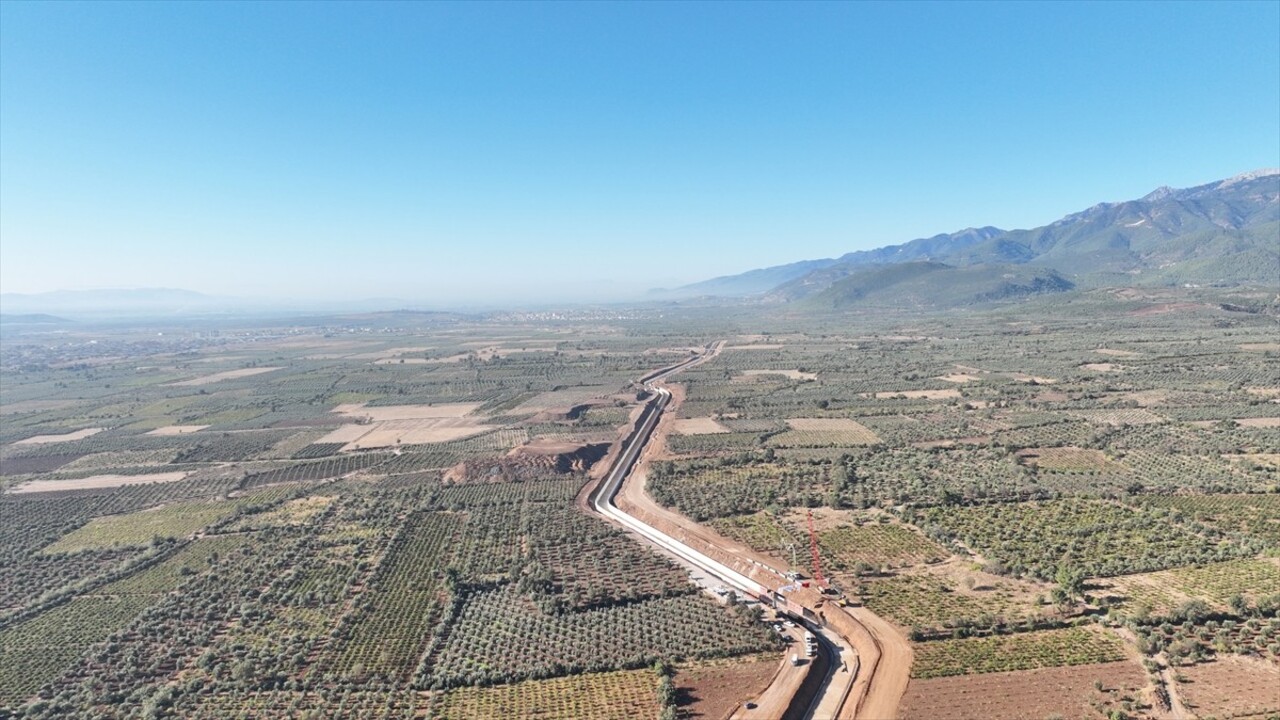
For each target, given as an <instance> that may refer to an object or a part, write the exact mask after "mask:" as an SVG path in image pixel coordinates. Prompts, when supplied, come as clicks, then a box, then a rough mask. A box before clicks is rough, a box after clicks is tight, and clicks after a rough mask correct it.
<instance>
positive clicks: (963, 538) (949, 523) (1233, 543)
mask: <svg viewBox="0 0 1280 720" xmlns="http://www.w3.org/2000/svg"><path fill="white" fill-rule="evenodd" d="M906 517H907V519H908V520H909V521H910V522H912V523H914V524H915V525H917V526H919V527H922V528H923V529H924V530H925V532H926V534H932V535H935V536H937V537H940V538H944V539H952V540H956V541H958V542H961V543H963V544H964V545H965V546H966V547H968V548H970V549H971V550H973V551H975V552H978V553H981V554H982V555H984V556H985V557H986V559H987V560H988V562H989V563H990V562H992V561H994V563H996V564H998V566H999V570H1000V571H1001V572H1003V573H1008V574H1011V575H1015V576H1017V575H1024V574H1025V575H1027V576H1029V577H1035V578H1039V579H1043V580H1050V579H1052V578H1053V577H1054V576H1055V575H1056V573H1057V572H1058V571H1059V570H1060V569H1063V568H1066V569H1068V570H1072V571H1079V572H1082V573H1083V574H1085V575H1087V576H1089V577H1106V576H1111V575H1128V574H1132V573H1135V572H1146V571H1151V570H1163V569H1165V568H1170V567H1175V566H1179V565H1186V564H1191V563H1207V562H1215V561H1221V560H1228V559H1233V558H1240V557H1247V556H1250V555H1254V554H1256V553H1257V552H1259V551H1260V550H1261V549H1262V543H1261V541H1257V540H1251V539H1248V538H1230V537H1228V536H1226V534H1224V533H1222V532H1220V531H1217V530H1214V529H1212V528H1209V527H1207V526H1203V525H1193V524H1188V523H1179V522H1177V521H1172V520H1171V519H1170V518H1168V517H1166V516H1164V515H1163V514H1161V513H1157V512H1154V511H1152V510H1148V509H1137V508H1131V507H1128V506H1123V505H1119V504H1115V503H1110V502H1107V501H1103V500H1093V499H1085V498H1065V499H1061V500H1053V501H1048V502H1023V503H994V504H988V505H975V506H953V507H947V506H942V507H932V508H925V509H923V510H921V511H908V512H907V513H906Z"/></svg>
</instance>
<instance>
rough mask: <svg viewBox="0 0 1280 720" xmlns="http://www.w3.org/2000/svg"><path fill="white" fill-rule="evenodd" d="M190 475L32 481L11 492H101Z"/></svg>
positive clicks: (97, 476) (176, 472) (102, 476)
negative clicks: (101, 490)
mask: <svg viewBox="0 0 1280 720" xmlns="http://www.w3.org/2000/svg"><path fill="white" fill-rule="evenodd" d="M189 474H190V473H188V472H186V471H185V470H176V471H174V472H167V473H152V474H150V475H94V476H93V477H87V478H80V479H78V480H32V481H31V482H26V483H23V484H21V485H18V486H17V487H15V488H13V489H11V490H10V491H9V492H11V493H13V494H15V495H18V494H24V493H39V492H56V491H61V490H100V489H103V488H116V487H124V486H125V485H146V484H148V483H158V482H164V483H167V482H176V481H178V480H181V479H183V478H185V477H186V476H187V475H189Z"/></svg>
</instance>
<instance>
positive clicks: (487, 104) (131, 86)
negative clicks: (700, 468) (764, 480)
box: [0, 0, 1280, 305]
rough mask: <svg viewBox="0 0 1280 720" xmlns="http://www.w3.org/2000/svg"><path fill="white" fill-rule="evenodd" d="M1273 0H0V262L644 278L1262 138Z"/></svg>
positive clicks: (1246, 162) (807, 249) (318, 283)
mask: <svg viewBox="0 0 1280 720" xmlns="http://www.w3.org/2000/svg"><path fill="white" fill-rule="evenodd" d="M1278 38H1280V3H1277V2H1254V3H1239V4H1233V3H1227V2H1213V3H1204V4H1197V3H1190V2H1179V3H1168V4H1160V3H1111V2H1108V3H984V4H960V3H942V4H929V3H897V4H890V3H884V4H880V3H851V4H834V3H823V4H797V3H788V4H766V3H716V4H681V3H637V4H611V3H566V4H533V3H516V4H502V3H475V4H445V3H396V4H385V5H376V4H372V3H358V4H339V3H321V4H311V5H308V4H297V3H284V2H273V3H261V4H253V3H215V4H190V3H143V4H126V3H88V4H76V3H70V2H59V3H22V2H15V1H13V0H8V1H6V2H3V3H0V289H3V290H4V291H5V292H39V291H45V290H53V289H83V288H93V287H135V286H145V287H182V288H187V289H192V290H198V291H202V292H208V293H214V294H228V295H240V296H259V297H281V298H302V299H312V298H315V299H345V298H352V299H354V298H365V297H399V298H406V299H411V300H414V301H421V302H426V303H433V304H439V305H452V304H463V303H477V302H478V303H504V302H514V301H520V300H530V301H540V300H563V299H574V300H588V299H600V300H612V299H624V298H626V297H628V296H632V295H636V294H638V293H640V292H642V291H643V290H645V289H647V288H650V287H655V286H671V285H676V284H680V283H684V282H690V281H696V280H700V279H705V278H707V277H710V276H713V275H720V274H726V273H732V272H738V271H742V270H747V269H750V268H754V267H760V266H764V265H770V264H777V263H782V262H790V261H794V260H800V259H807V258H815V257H828V256H832V255H838V254H841V253H844V252H848V251H851V250H858V249H865V248H871V247H878V246H881V245H885V244H891V243H898V242H903V241H906V240H910V239H912V238H915V237H921V236H927V235H933V234H936V233H939V232H947V231H953V230H957V229H960V228H963V227H967V226H973V225H987V224H990V225H998V226H1001V227H1006V228H1013V227H1033V226H1037V225H1042V224H1045V223H1048V222H1051V221H1053V220H1055V219H1057V218H1058V217H1060V216H1062V215H1064V214H1066V213H1068V212H1073V211H1076V210H1080V209H1083V208H1085V207H1087V206H1090V205H1092V204H1094V203H1097V202H1100V201H1104V200H1123V199H1129V198H1133V197H1138V196H1141V195H1143V194H1145V193H1146V192H1148V191H1150V190H1151V189H1153V188H1154V187H1156V186H1158V185H1166V184H1167V185H1173V186H1175V187H1178V186H1181V187H1185V186H1190V185H1196V184H1200V183H1204V182H1209V181H1212V180H1215V179H1219V178H1223V177H1228V176H1231V175H1234V174H1236V173H1239V172H1243V171H1246V170H1250V169H1254V168H1258V167H1267V166H1275V165H1280V40H1278Z"/></svg>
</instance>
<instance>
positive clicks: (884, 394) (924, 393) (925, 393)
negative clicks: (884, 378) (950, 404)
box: [874, 388, 960, 400]
mask: <svg viewBox="0 0 1280 720" xmlns="http://www.w3.org/2000/svg"><path fill="white" fill-rule="evenodd" d="M874 397H875V398H876V399H877V400H888V399H892V398H906V399H907V400H951V399H953V398H959V397H960V391H959V390H957V389H955V388H942V389H940V390H885V391H881V392H877V393H875V395H874Z"/></svg>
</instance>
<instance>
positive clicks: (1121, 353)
mask: <svg viewBox="0 0 1280 720" xmlns="http://www.w3.org/2000/svg"><path fill="white" fill-rule="evenodd" d="M1094 352H1096V353H1098V354H1099V355H1110V356H1111V357H1141V356H1142V353H1136V352H1133V351H1132V350H1116V349H1115V348H1098V349H1097V350H1094Z"/></svg>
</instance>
